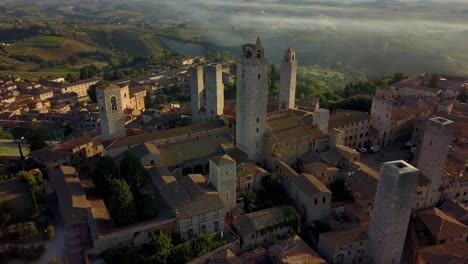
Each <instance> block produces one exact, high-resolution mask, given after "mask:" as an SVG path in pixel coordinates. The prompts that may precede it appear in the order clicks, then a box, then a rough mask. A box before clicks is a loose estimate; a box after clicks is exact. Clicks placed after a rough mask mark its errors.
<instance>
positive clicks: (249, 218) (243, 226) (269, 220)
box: [235, 206, 296, 237]
mask: <svg viewBox="0 0 468 264" xmlns="http://www.w3.org/2000/svg"><path fill="white" fill-rule="evenodd" d="M290 212H294V213H296V211H295V210H294V209H293V208H292V207H290V206H277V207H272V208H268V209H264V210H260V211H256V212H253V213H249V214H245V215H243V216H241V218H240V219H239V221H238V222H237V223H236V224H235V225H236V226H237V227H238V228H237V232H238V233H239V235H240V236H241V237H246V236H250V234H251V233H254V232H256V231H260V230H263V229H265V228H267V227H269V226H271V225H273V224H274V223H275V222H277V221H281V220H283V219H284V218H285V217H286V215H287V214H288V213H290Z"/></svg>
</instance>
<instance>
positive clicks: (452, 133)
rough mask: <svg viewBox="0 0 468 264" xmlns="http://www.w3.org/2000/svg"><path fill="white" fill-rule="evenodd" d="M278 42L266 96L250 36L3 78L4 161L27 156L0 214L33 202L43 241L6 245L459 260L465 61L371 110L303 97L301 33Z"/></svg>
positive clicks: (465, 243)
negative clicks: (129, 72) (151, 63)
mask: <svg viewBox="0 0 468 264" xmlns="http://www.w3.org/2000/svg"><path fill="white" fill-rule="evenodd" d="M277 56H278V57H279V58H281V63H280V66H279V75H280V81H279V91H278V94H277V95H274V96H272V95H269V86H270V84H269V81H270V76H269V74H270V70H269V67H270V58H268V57H267V56H266V54H265V49H264V46H263V44H262V41H261V39H260V38H257V40H256V42H255V43H249V44H244V45H241V47H240V56H239V57H237V58H235V59H224V60H210V59H207V58H203V57H197V58H195V57H185V58H182V59H180V60H178V61H175V62H174V63H177V64H179V67H177V69H173V70H167V71H161V72H158V73H154V74H148V75H142V76H138V77H135V78H124V79H117V80H114V81H110V82H106V81H103V80H101V79H100V78H98V77H94V76H92V77H90V78H84V79H83V80H79V81H75V82H73V81H72V82H70V81H67V80H65V78H49V79H41V80H40V81H38V82H28V81H26V82H25V81H23V80H20V79H15V78H10V79H6V80H4V81H3V82H2V83H0V124H1V126H2V128H3V131H1V132H2V133H10V134H11V135H12V137H13V138H14V139H10V140H8V139H3V140H2V142H0V162H1V164H2V171H1V173H3V174H8V173H10V174H11V171H15V170H16V171H20V172H19V173H18V175H13V176H11V175H10V176H8V177H5V179H3V178H2V179H1V181H0V194H1V197H0V205H2V203H4V204H10V207H11V208H9V210H8V215H9V217H5V215H6V214H7V213H6V212H7V210H6V209H5V211H4V212H5V214H2V215H1V216H0V220H2V221H1V223H2V226H1V227H5V228H4V229H8V230H10V227H11V226H18V225H20V223H22V222H24V221H19V222H17V223H15V222H14V221H13V220H12V219H17V218H18V219H29V221H28V223H30V224H29V227H27V228H30V225H33V226H35V227H34V228H32V229H33V231H34V230H35V232H33V231H31V233H33V234H34V235H36V236H35V240H34V242H37V243H38V244H40V243H41V241H44V240H46V242H44V243H45V246H42V248H40V247H39V246H38V247H37V248H36V247H31V245H29V244H28V245H24V244H26V243H25V241H27V240H28V239H29V238H31V237H33V236H28V235H30V233H28V232H24V233H25V234H23V233H22V232H20V231H18V232H16V233H14V235H13V232H11V233H9V231H0V260H1V259H2V258H4V259H8V258H10V257H11V255H14V254H13V253H12V252H14V251H15V250H16V251H19V252H21V250H23V251H28V250H29V251H31V252H34V251H35V250H36V251H38V252H39V251H42V252H45V254H46V255H47V256H49V255H52V257H53V255H54V254H55V256H56V257H57V258H58V259H60V260H62V259H63V261H64V262H65V263H200V264H201V263H213V264H214V263H259V264H260V263H314V264H320V263H337V264H351V263H353V264H354V263H382V264H387V263H421V264H423V263H466V261H467V259H468V250H467V249H468V227H467V226H468V194H467V193H468V174H467V172H468V104H467V103H466V97H468V78H465V77H457V76H451V75H443V74H432V75H430V74H421V75H417V76H410V77H408V78H403V79H402V80H398V81H396V82H395V83H393V84H391V85H390V86H389V87H378V88H377V89H376V90H375V92H374V94H373V95H372V105H371V108H370V111H368V112H366V111H356V110H352V109H336V110H333V111H330V110H328V109H325V108H324V107H323V106H321V103H320V99H319V98H317V97H313V96H311V97H310V98H305V99H303V100H297V97H298V96H297V94H296V88H297V72H298V61H300V59H301V58H300V57H299V56H297V54H296V52H295V51H294V49H292V48H290V49H287V50H285V51H284V53H283V54H277ZM227 87H234V88H235V96H234V97H232V98H228V96H227V89H226V88H227ZM174 90H177V92H176V93H177V96H179V97H181V96H185V97H187V98H190V100H188V101H189V102H177V101H176V100H172V101H168V100H167V98H168V95H174V94H175V92H174ZM161 98H165V100H161ZM171 98H174V96H172V97H171ZM460 98H462V99H463V98H465V99H464V100H461V99H460ZM148 102H150V103H148ZM44 129H45V130H47V131H48V132H49V134H50V135H55V136H54V137H53V138H51V137H49V138H47V139H44V138H43V133H42V132H43V131H42V130H44ZM26 146H29V148H25V147H26ZM25 181H26V182H27V184H26V183H25ZM23 185H24V186H23ZM51 201H54V202H51ZM5 208H6V207H5ZM15 208H16V209H17V208H22V209H23V210H22V211H26V212H22V213H23V215H21V216H15V214H18V213H17V212H16V211H15ZM47 211H49V212H47ZM28 212H29V213H28ZM30 212H33V213H30ZM31 215H33V216H31ZM31 219H34V220H31ZM37 219H41V220H40V221H39V220H37ZM44 219H45V220H44ZM36 220H37V221H36ZM7 227H8V228H7ZM11 228H13V227H11ZM18 229H20V228H18ZM25 229H26V227H25ZM44 230H45V231H44ZM52 230H55V231H53V232H54V235H53V236H50V235H49V237H47V239H44V238H40V235H37V234H40V233H41V232H45V233H47V234H50V233H51V232H52ZM54 241H55V242H56V243H55V242H54ZM14 247H16V248H15V249H14V250H13V249H12V248H14ZM31 254H33V253H31ZM57 254H62V256H60V255H57ZM38 255H40V254H38ZM40 257H41V256H38V258H40ZM32 258H33V257H32ZM44 258H45V257H42V258H41V260H43V259H44ZM47 261H49V259H47V260H46V262H44V263H47Z"/></svg>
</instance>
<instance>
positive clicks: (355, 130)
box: [329, 110, 370, 148]
mask: <svg viewBox="0 0 468 264" xmlns="http://www.w3.org/2000/svg"><path fill="white" fill-rule="evenodd" d="M333 128H336V129H339V130H341V131H343V132H344V135H343V136H344V142H343V145H345V146H347V147H350V148H360V147H367V146H368V145H369V142H368V141H369V129H370V116H369V114H368V113H367V112H359V111H352V110H337V111H335V112H333V113H332V114H331V115H330V124H329V129H333Z"/></svg>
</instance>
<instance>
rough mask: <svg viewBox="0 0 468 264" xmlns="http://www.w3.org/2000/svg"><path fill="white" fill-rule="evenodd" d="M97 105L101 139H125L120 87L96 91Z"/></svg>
mask: <svg viewBox="0 0 468 264" xmlns="http://www.w3.org/2000/svg"><path fill="white" fill-rule="evenodd" d="M96 98H97V99H98V103H99V119H100V121H101V132H102V139H103V140H104V141H106V140H112V139H115V138H121V137H125V123H124V117H123V109H122V99H121V93H120V87H119V86H117V85H113V84H110V85H107V86H103V87H99V88H97V89H96Z"/></svg>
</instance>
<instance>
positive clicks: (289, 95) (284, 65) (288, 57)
mask: <svg viewBox="0 0 468 264" xmlns="http://www.w3.org/2000/svg"><path fill="white" fill-rule="evenodd" d="M280 74H281V75H280V89H279V98H278V110H284V109H294V108H295V103H296V75H297V60H296V52H294V50H293V49H288V50H287V51H286V52H285V53H284V56H283V61H281V67H280Z"/></svg>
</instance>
